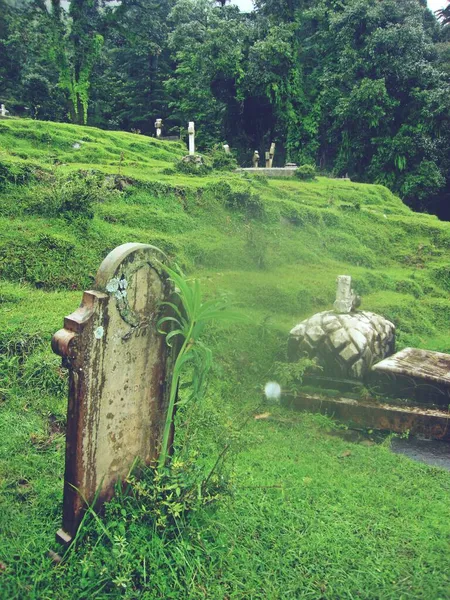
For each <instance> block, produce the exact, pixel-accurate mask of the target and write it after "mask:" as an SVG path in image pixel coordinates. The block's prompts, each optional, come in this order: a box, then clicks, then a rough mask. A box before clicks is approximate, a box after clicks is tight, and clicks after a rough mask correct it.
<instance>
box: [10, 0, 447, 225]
mask: <svg viewBox="0 0 450 600" xmlns="http://www.w3.org/2000/svg"><path fill="white" fill-rule="evenodd" d="M255 6H256V10H255V11H254V12H253V13H250V14H242V13H240V11H239V9H238V8H237V7H236V6H234V5H231V4H229V3H228V2H226V1H216V0H164V1H163V0H122V1H121V2H111V1H108V0H70V1H69V2H66V3H61V2H60V0H51V2H44V0H28V1H25V0H23V1H18V0H15V1H14V2H11V1H10V0H0V15H1V17H0V94H1V97H0V99H1V100H2V102H4V103H6V104H7V105H8V108H10V109H11V110H13V111H14V110H15V111H16V112H17V114H27V111H28V114H29V115H30V116H32V117H34V118H40V119H52V120H71V121H73V122H75V123H86V122H87V123H89V124H92V125H96V126H98V127H103V128H110V129H127V130H135V131H137V130H139V131H142V132H144V133H147V134H152V133H153V131H154V126H153V124H154V121H155V119H156V118H163V120H164V124H165V131H166V132H170V130H174V131H179V129H180V127H185V126H186V124H187V122H188V121H190V120H194V121H196V123H197V131H198V142H199V147H200V149H202V148H205V147H207V146H212V145H214V144H216V143H223V142H228V143H229V144H230V145H231V146H232V148H233V149H234V150H235V151H236V153H237V156H238V158H239V160H240V162H241V163H242V164H250V160H251V156H252V154H253V152H254V150H259V152H260V153H261V154H262V153H263V152H264V151H265V150H267V149H268V147H269V144H270V143H271V142H276V143H277V155H276V160H278V161H279V162H280V163H282V162H283V161H285V160H289V161H294V162H297V163H299V164H304V163H315V164H316V165H317V166H318V167H319V168H320V169H321V170H323V171H325V172H328V173H333V174H335V175H337V176H343V175H345V174H348V175H349V176H350V177H352V178H353V179H355V180H359V181H366V182H375V183H382V184H384V185H387V186H388V187H389V188H391V189H392V190H393V191H395V192H396V193H398V194H399V195H400V196H401V197H402V198H404V199H405V200H406V201H407V202H409V203H410V204H411V205H412V206H414V207H416V208H418V209H420V210H431V211H437V212H438V213H439V214H441V215H443V216H450V214H447V213H446V212H445V211H446V206H447V203H446V198H448V197H449V195H450V13H449V10H450V4H449V5H448V6H447V7H446V8H444V9H442V10H441V11H438V14H437V16H436V15H434V14H433V13H432V12H431V11H429V10H428V9H427V7H426V2H425V0H420V1H418V0H384V1H383V2H370V1H369V0H339V1H338V0H317V1H315V2H312V1H311V0H256V2H255Z"/></svg>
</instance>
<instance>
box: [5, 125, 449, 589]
mask: <svg viewBox="0 0 450 600" xmlns="http://www.w3.org/2000/svg"><path fill="white" fill-rule="evenodd" d="M80 142H81V143H80ZM75 143H80V148H79V149H74V148H73V145H74V144H75ZM184 153H185V150H184V149H183V148H182V146H181V145H180V144H176V143H164V142H159V141H156V140H153V139H150V138H146V137H144V136H137V135H133V134H128V133H120V132H105V131H100V130H96V129H93V128H81V127H75V126H70V125H64V124H54V123H41V122H37V121H36V122H35V121H28V120H14V121H12V120H11V121H2V123H1V124H0V231H1V237H0V277H1V278H2V279H1V287H0V535H1V538H2V539H1V542H2V543H1V544H0V598H2V600H3V598H5V600H6V599H8V600H9V599H13V598H17V599H22V598H36V599H37V598H39V599H42V598H43V599H53V598H54V599H61V598H122V597H123V598H144V599H150V598H177V599H178V598H214V599H215V598H311V599H320V598H327V599H331V598H336V599H337V598H339V599H340V598H352V599H353V598H367V599H375V598H392V599H394V598H395V599H398V598H411V599H416V598H423V599H424V600H428V599H436V600H437V599H438V598H450V582H449V576H448V568H447V563H448V551H449V542H450V526H449V525H448V519H446V518H445V515H446V514H448V511H449V508H450V496H449V493H448V492H449V486H450V475H449V474H448V473H445V472H443V471H440V470H439V469H435V468H431V467H427V466H424V465H419V464H416V463H413V462H411V461H409V460H408V459H406V458H403V457H400V456H397V455H393V454H391V453H390V452H389V450H388V448H387V447H386V445H373V446H364V445H361V444H350V446H349V443H348V442H345V441H344V440H341V439H339V438H337V437H332V436H330V435H328V434H327V431H328V430H329V429H330V428H332V427H333V425H332V422H331V421H330V420H328V419H325V418H318V417H313V416H310V415H300V416H299V415H294V414H292V413H290V412H289V411H287V410H283V409H280V408H272V407H269V408H268V409H267V407H263V408H261V409H259V410H260V411H262V412H264V411H266V410H269V412H271V413H272V416H271V418H269V419H265V420H264V419H263V420H259V421H255V420H253V419H251V420H250V422H249V424H248V426H247V427H246V428H245V429H244V430H243V431H242V432H241V433H240V434H239V435H238V434H237V433H236V429H237V428H239V426H240V424H241V423H242V422H243V420H244V418H245V415H247V414H252V411H256V407H257V405H258V403H259V399H260V392H261V389H262V387H263V385H264V384H265V382H266V381H267V379H268V378H269V377H271V369H272V367H273V364H274V362H276V361H277V360H283V358H284V353H285V346H286V337H287V333H288V331H289V329H290V328H291V327H292V326H293V325H295V324H296V323H298V322H299V321H300V320H301V319H303V318H305V317H307V316H310V315H311V314H313V313H314V312H317V311H319V310H324V309H326V308H329V307H330V306H331V304H332V302H333V300H334V293H335V279H336V276H337V275H339V274H344V273H345V274H350V275H352V277H353V279H354V284H355V288H356V290H357V291H358V292H359V293H361V294H362V296H363V308H365V309H367V310H374V311H376V312H379V313H381V314H383V315H384V316H386V317H387V318H389V319H391V320H393V321H394V322H395V323H396V325H397V326H398V345H399V347H404V346H407V345H414V346H418V347H423V348H429V349H434V350H441V351H444V352H450V342H449V340H450V336H449V332H450V331H449V330H450V298H449V290H450V258H449V246H450V225H448V224H447V223H441V222H439V221H438V220H437V218H435V217H432V216H429V215H419V214H415V213H413V212H411V211H410V210H409V209H408V208H407V207H406V206H405V205H403V204H402V202H401V201H400V200H399V199H398V198H396V197H395V196H394V195H393V194H391V193H390V192H389V191H388V190H387V189H386V188H383V187H382V186H370V185H364V184H354V183H351V182H348V181H344V180H332V179H327V178H323V177H321V178H318V179H317V180H315V181H312V182H300V181H296V180H294V179H292V180H285V179H280V180H274V179H270V180H265V179H264V178H262V177H252V176H248V175H245V174H241V173H226V174H224V173H220V172H213V173H212V174H211V175H208V176H206V177H193V176H187V175H180V174H172V175H171V174H169V173H168V172H167V170H170V169H171V168H172V167H173V164H174V162H175V161H177V160H179V158H180V157H181V156H183V154H184ZM80 170H82V171H89V173H83V175H82V179H90V180H91V184H89V185H90V187H89V194H88V196H87V204H86V205H80V204H77V205H76V206H75V208H74V205H73V204H71V203H72V202H73V201H75V200H77V199H79V197H80V194H81V195H82V193H83V190H84V187H83V186H84V183H83V182H82V183H81V184H79V183H77V181H76V180H74V173H76V172H78V171H80ZM92 171H95V173H96V174H95V173H94V174H93V175H92V174H90V173H91V172H92ZM111 174H113V175H117V176H118V177H111V176H110V175H111ZM105 176H106V178H105ZM86 186H88V184H87V183H86ZM86 189H87V187H86ZM62 199H63V200H64V202H65V204H64V202H62ZM90 208H92V211H93V218H89V217H90V216H91V215H89V214H88V213H89V210H90ZM132 241H136V242H145V243H151V244H154V245H156V246H159V247H160V248H161V249H163V250H164V251H165V252H166V253H167V254H168V255H169V256H170V257H171V258H172V259H173V260H175V261H176V262H177V263H178V264H180V265H181V266H182V267H183V269H184V270H186V271H187V272H188V273H189V274H195V275H196V276H197V277H198V278H200V280H201V282H202V285H203V287H204V289H205V290H206V294H207V296H211V297H213V296H215V297H220V296H225V297H226V298H228V299H229V300H230V301H231V302H232V303H233V304H236V305H237V306H238V308H239V309H240V310H241V311H242V312H243V313H244V314H245V315H247V316H248V318H249V322H248V324H246V325H239V326H230V327H223V326H222V327H218V326H215V327H212V328H211V329H210V330H209V331H208V334H207V336H208V339H207V342H208V345H210V346H211V347H212V349H213V351H214V356H215V367H214V370H213V375H212V380H211V383H210V387H209V392H208V395H207V398H206V400H205V406H204V407H203V408H201V407H197V408H196V409H195V410H196V412H195V413H194V414H195V415H196V420H197V422H198V428H197V430H196V433H195V436H194V438H195V439H194V440H193V442H192V443H195V444H196V445H197V446H198V451H199V452H200V456H201V457H202V460H203V459H205V460H206V461H207V460H208V457H209V458H211V457H212V458H213V457H214V456H216V454H217V452H218V451H219V449H220V447H221V446H223V444H224V443H225V442H226V441H227V440H228V439H230V436H232V437H233V438H235V437H237V442H236V444H237V448H239V449H240V451H239V452H238V453H236V454H234V453H233V455H232V457H233V463H234V476H233V489H234V493H233V495H232V496H231V497H229V498H224V499H222V500H221V501H220V502H218V503H217V504H216V506H215V508H211V509H204V510H202V511H200V512H198V513H196V514H195V515H194V516H193V518H192V519H190V520H189V521H188V523H184V524H183V527H181V525H182V523H181V522H180V532H179V533H178V534H177V535H175V537H173V536H174V534H173V531H172V532H171V534H170V536H172V537H170V536H169V534H167V535H166V536H164V535H161V534H159V533H157V532H156V531H155V529H154V527H153V525H152V523H151V521H150V522H146V521H144V520H142V518H141V515H139V514H138V513H137V512H135V511H134V512H133V511H132V510H128V508H125V506H126V505H125V504H123V503H121V502H117V503H116V504H114V503H113V504H112V505H111V507H110V508H109V509H108V510H109V514H108V515H107V517H106V518H105V520H104V521H103V523H104V525H105V526H106V528H107V535H106V534H105V532H104V531H102V530H101V529H99V525H98V523H96V522H95V521H92V522H91V523H90V524H89V525H88V526H87V527H86V529H85V534H84V535H85V537H84V539H83V541H82V543H80V544H79V546H78V547H77V548H76V551H74V552H73V553H72V555H71V557H70V559H69V560H68V562H67V563H66V564H65V565H64V566H62V567H57V568H55V567H53V566H52V564H51V562H50V560H49V559H48V558H47V557H46V552H47V550H48V549H49V548H55V543H54V541H53V540H54V533H55V531H56V529H57V528H58V527H59V525H60V515H61V500H62V476H63V455H64V439H63V433H62V432H63V429H64V419H65V403H66V399H65V376H64V373H63V371H62V370H61V368H60V361H59V359H58V358H57V357H56V356H54V355H53V354H52V353H51V350H50V349H49V342H50V338H51V335H52V334H53V333H54V332H55V331H56V330H57V329H59V328H60V327H61V326H62V321H63V317H64V315H66V314H68V313H70V312H72V311H73V310H75V309H76V307H77V306H78V304H79V302H80V300H81V292H82V290H83V289H88V288H89V287H90V286H91V285H92V282H93V279H94V277H95V272H96V269H97V268H98V266H99V264H100V262H101V260H102V259H103V258H104V256H105V255H106V254H107V253H108V252H109V251H110V250H112V249H113V248H114V247H115V246H117V245H119V244H121V243H124V242H132ZM179 431H180V432H181V433H182V432H183V423H182V422H181V423H180V429H179ZM215 438H217V439H215ZM348 450H350V451H351V454H350V455H348V456H347V455H346V452H347V451H348ZM122 511H123V512H122Z"/></svg>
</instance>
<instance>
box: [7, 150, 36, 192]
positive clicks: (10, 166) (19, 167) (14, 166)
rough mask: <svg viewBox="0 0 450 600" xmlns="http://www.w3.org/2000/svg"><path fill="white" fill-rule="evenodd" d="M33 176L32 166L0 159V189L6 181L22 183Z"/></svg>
mask: <svg viewBox="0 0 450 600" xmlns="http://www.w3.org/2000/svg"><path fill="white" fill-rule="evenodd" d="M32 178H33V168H32V167H31V166H30V165H24V164H21V163H19V162H14V161H9V160H5V159H3V158H2V160H1V161H0V189H2V188H4V187H5V185H7V184H8V183H13V184H15V185H23V184H25V183H28V182H29V181H30V180H31V179H32Z"/></svg>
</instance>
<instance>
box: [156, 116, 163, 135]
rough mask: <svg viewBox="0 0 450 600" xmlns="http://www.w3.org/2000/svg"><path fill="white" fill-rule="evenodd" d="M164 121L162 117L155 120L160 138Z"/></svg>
mask: <svg viewBox="0 0 450 600" xmlns="http://www.w3.org/2000/svg"><path fill="white" fill-rule="evenodd" d="M162 128H163V122H162V119H156V121H155V129H156V137H157V138H160V137H161V135H162Z"/></svg>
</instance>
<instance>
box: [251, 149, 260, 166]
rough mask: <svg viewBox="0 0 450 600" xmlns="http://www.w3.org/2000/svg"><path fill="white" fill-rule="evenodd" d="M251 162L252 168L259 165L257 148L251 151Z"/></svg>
mask: <svg viewBox="0 0 450 600" xmlns="http://www.w3.org/2000/svg"><path fill="white" fill-rule="evenodd" d="M252 164H253V168H254V169H257V168H258V167H259V152H258V150H255V151H254V153H253V158H252Z"/></svg>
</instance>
